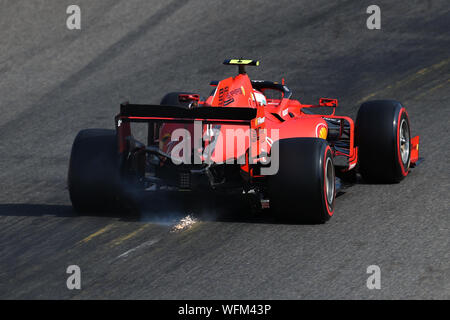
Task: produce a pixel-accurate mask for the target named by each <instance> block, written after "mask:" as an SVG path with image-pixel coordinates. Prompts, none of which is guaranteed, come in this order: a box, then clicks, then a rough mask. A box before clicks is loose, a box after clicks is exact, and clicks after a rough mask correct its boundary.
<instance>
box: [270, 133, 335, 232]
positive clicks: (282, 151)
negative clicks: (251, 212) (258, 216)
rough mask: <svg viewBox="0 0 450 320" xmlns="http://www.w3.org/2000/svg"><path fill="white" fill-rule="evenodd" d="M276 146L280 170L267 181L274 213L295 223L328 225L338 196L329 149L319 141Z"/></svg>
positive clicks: (300, 140) (284, 142)
mask: <svg viewBox="0 0 450 320" xmlns="http://www.w3.org/2000/svg"><path fill="white" fill-rule="evenodd" d="M274 144H278V148H279V170H278V172H277V173H276V174H275V175H273V176H269V180H268V192H269V196H270V208H271V209H272V212H274V213H275V214H276V215H277V216H279V217H283V218H287V219H288V220H290V221H293V222H296V223H312V224H319V223H325V222H326V221H327V220H329V219H330V218H331V216H332V215H333V213H334V203H335V197H336V188H335V170H334V163H333V156H332V152H331V148H330V146H329V145H328V144H327V142H326V141H325V140H323V139H317V138H293V139H283V140H279V141H277V142H275V143H274ZM275 147H276V146H275Z"/></svg>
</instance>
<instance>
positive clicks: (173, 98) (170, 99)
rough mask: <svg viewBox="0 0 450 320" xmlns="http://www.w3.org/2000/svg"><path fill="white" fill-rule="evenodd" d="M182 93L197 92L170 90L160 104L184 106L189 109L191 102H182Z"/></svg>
mask: <svg viewBox="0 0 450 320" xmlns="http://www.w3.org/2000/svg"><path fill="white" fill-rule="evenodd" d="M180 94H195V93H192V92H169V93H168V94H166V95H165V96H164V97H163V98H162V99H161V102H160V105H162V106H179V107H183V108H185V109H189V102H187V101H186V102H181V101H180V100H179V98H178V97H179V95H180Z"/></svg>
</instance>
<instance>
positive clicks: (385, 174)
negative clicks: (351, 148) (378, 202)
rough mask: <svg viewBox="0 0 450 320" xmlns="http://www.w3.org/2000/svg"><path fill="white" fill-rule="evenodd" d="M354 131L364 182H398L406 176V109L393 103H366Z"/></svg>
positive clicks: (408, 144)
mask: <svg viewBox="0 0 450 320" xmlns="http://www.w3.org/2000/svg"><path fill="white" fill-rule="evenodd" d="M355 127H356V128H355V138H356V145H357V146H358V163H359V172H360V173H361V176H362V177H363V179H364V180H365V181H366V182H372V183H398V182H400V181H401V180H402V179H403V178H404V177H405V176H406V175H407V174H408V171H409V167H410V156H411V133H410V126H409V118H408V113H407V112H406V109H405V107H404V106H403V105H402V104H401V103H400V102H398V101H393V100H376V101H368V102H365V103H363V104H362V105H361V107H360V108H359V111H358V115H357V117H356V123H355Z"/></svg>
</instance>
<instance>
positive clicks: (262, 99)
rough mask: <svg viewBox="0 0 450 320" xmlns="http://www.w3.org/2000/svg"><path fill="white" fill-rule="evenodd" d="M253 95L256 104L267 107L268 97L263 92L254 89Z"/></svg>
mask: <svg viewBox="0 0 450 320" xmlns="http://www.w3.org/2000/svg"><path fill="white" fill-rule="evenodd" d="M253 95H254V96H255V100H256V103H257V104H258V105H259V106H266V105H267V100H266V96H265V95H264V94H263V93H262V92H261V91H258V90H255V89H253Z"/></svg>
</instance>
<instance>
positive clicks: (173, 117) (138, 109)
mask: <svg viewBox="0 0 450 320" xmlns="http://www.w3.org/2000/svg"><path fill="white" fill-rule="evenodd" d="M255 117H256V109H253V108H233V107H230V108H226V107H225V108H224V107H195V108H191V109H188V108H184V107H179V106H161V105H142V104H128V103H124V104H121V105H120V113H119V114H118V115H117V117H116V118H117V120H119V119H120V120H122V121H131V122H139V121H140V122H142V121H143V122H153V121H157V122H192V121H204V122H208V123H228V122H232V123H233V124H249V123H250V121H251V120H252V119H254V118H255Z"/></svg>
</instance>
